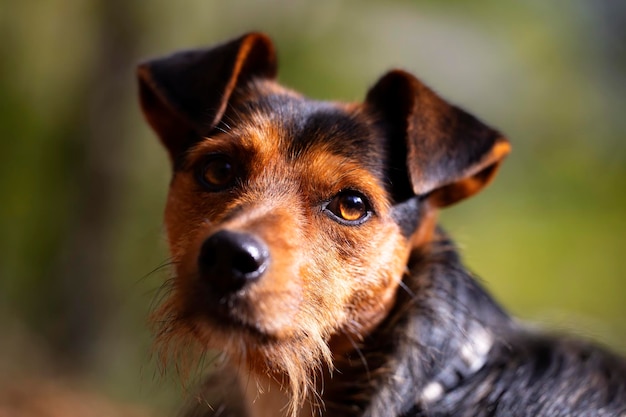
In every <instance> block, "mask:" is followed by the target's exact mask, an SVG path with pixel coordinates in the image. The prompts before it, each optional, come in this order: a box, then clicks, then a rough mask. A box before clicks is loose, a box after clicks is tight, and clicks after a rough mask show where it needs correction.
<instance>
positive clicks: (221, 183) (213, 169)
mask: <svg viewBox="0 0 626 417" xmlns="http://www.w3.org/2000/svg"><path fill="white" fill-rule="evenodd" d="M235 178H236V174H235V166H234V164H233V162H232V161H231V160H230V158H228V157H227V156H225V155H214V156H211V157H209V158H208V159H207V160H206V161H205V162H204V164H203V165H202V166H201V167H200V170H199V172H198V179H199V181H200V183H201V184H202V185H203V186H204V187H206V188H207V189H209V190H210V191H221V190H224V189H226V188H229V187H230V186H232V185H233V183H234V181H235Z"/></svg>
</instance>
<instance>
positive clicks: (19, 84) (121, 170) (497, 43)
mask: <svg viewBox="0 0 626 417" xmlns="http://www.w3.org/2000/svg"><path fill="white" fill-rule="evenodd" d="M250 30H262V31H265V32H267V33H269V34H270V35H271V36H272V37H273V38H274V40H275V42H276V44H277V48H278V51H279V57H280V76H279V78H280V80H281V81H282V82H284V83H285V84H287V85H289V86H291V87H293V88H295V89H298V90H301V91H303V92H305V93H306V94H308V95H310V96H312V97H314V98H319V99H342V100H360V99H362V98H363V96H364V94H365V91H366V90H367V88H368V87H369V86H371V85H372V84H373V83H374V82H375V81H376V79H377V78H378V77H379V76H380V75H382V73H383V72H384V71H386V70H388V69H390V68H393V67H401V68H405V69H407V70H410V71H412V72H414V73H415V74H417V75H418V76H419V77H420V78H421V79H422V80H424V81H426V82H427V83H428V84H429V85H431V86H432V87H433V88H435V89H436V90H437V91H439V92H440V93H441V94H442V95H443V96H444V97H446V98H448V99H449V100H450V101H453V102H455V103H457V104H460V105H461V106H463V107H465V108H467V109H469V110H470V111H471V112H472V113H474V114H476V115H477V116H479V117H481V118H483V119H485V120H486V121H488V122H489V123H490V124H492V125H495V126H497V127H498V128H499V129H501V130H502V131H504V132H505V133H506V134H507V135H508V136H509V138H510V139H511V141H512V143H513V146H514V152H513V154H512V155H511V156H510V157H509V158H508V160H507V161H506V163H505V165H504V166H503V169H502V170H501V172H500V175H499V177H498V179H497V180H496V181H495V183H494V184H493V185H492V186H491V187H489V188H488V189H487V190H486V191H485V192H484V193H482V194H480V195H479V196H478V197H477V198H474V199H472V200H470V201H468V202H464V203H463V204H461V205H459V206H457V207H454V208H452V209H449V210H448V211H446V212H445V213H444V214H443V215H442V221H443V223H444V224H445V225H446V227H447V228H448V229H449V230H450V231H451V233H452V234H453V236H455V238H456V240H457V241H458V242H459V244H460V246H461V247H462V249H463V251H464V254H465V258H466V260H467V263H468V265H469V266H470V267H471V268H472V269H473V270H475V271H476V272H477V273H478V274H479V275H480V276H482V277H483V279H484V281H485V283H486V285H487V286H488V287H489V288H490V289H491V290H492V291H493V293H495V295H496V296H497V297H498V298H499V299H500V300H501V302H502V303H503V304H504V305H506V306H507V307H508V308H509V309H510V310H511V311H512V312H513V313H514V314H516V315H517V316H519V317H521V318H523V319H527V320H531V321H534V322H537V323H539V324H541V325H545V326H548V327H550V328H554V329H557V330H566V331H569V332H574V333H576V334H581V335H585V336H588V337H592V338H595V339H597V340H599V341H601V342H603V343H605V344H608V345H610V346H612V347H613V348H614V349H616V350H618V351H621V352H624V353H626V297H625V295H624V293H625V290H626V276H625V274H624V272H625V271H626V254H625V253H624V250H625V249H626V245H625V244H626V239H625V237H626V217H625V214H626V213H625V209H626V193H625V190H624V187H625V185H626V181H625V180H626V164H625V162H626V137H625V134H626V114H625V110H626V77H625V74H626V41H625V40H626V2H619V1H615V0H587V1H584V0H554V1H550V2H548V1H544V0H516V1H507V2H502V1H497V0H484V1H473V2H466V1H461V0H440V1H436V2H435V1H409V0H404V1H403V0H393V1H382V0H379V1H374V0H369V1H367V0H366V1H356V0H317V1H305V0H291V1H290V0H268V1H261V0H259V1H253V0H229V1H207V0H202V1H201V0H196V1H181V2H174V1H165V0H153V1H150V2H148V1H128V0H29V1H21V2H18V1H11V0H0V56H1V57H2V58H1V59H0V135H1V137H0V158H1V159H0V196H2V197H1V200H0V326H1V330H2V332H1V333H0V378H1V377H2V376H6V375H20V374H29V373H35V374H36V373H47V374H51V375H70V376H72V378H76V379H78V380H81V381H85V384H86V385H87V386H90V387H93V389H94V390H97V391H99V392H102V393H104V394H106V395H107V396H109V397H111V398H114V399H116V400H117V399H119V400H125V401H134V402H138V403H141V404H148V405H152V406H159V407H162V408H161V410H163V411H164V412H166V411H167V410H169V409H171V407H173V405H172V404H173V403H175V402H176V399H177V397H178V395H179V390H176V389H174V388H173V387H172V385H176V384H173V383H171V382H168V381H169V380H168V378H165V379H164V380H163V379H161V378H158V377H156V376H155V375H158V372H157V371H156V370H155V369H156V367H155V365H154V360H152V359H151V358H150V335H149V332H148V330H147V329H146V323H145V321H146V317H147V315H148V312H149V309H150V303H151V301H152V300H153V298H154V297H155V294H156V290H157V289H158V287H159V285H160V284H161V282H163V280H164V279H166V278H167V276H168V273H167V270H163V269H160V270H159V269H158V267H159V266H160V265H162V264H163V263H164V262H166V260H167V254H166V251H165V245H164V236H163V230H162V226H161V214H162V209H163V204H164V198H165V193H166V188H167V184H168V174H169V173H168V161H167V159H166V155H165V152H164V151H163V150H162V149H161V147H160V146H159V145H158V143H157V140H156V137H155V136H154V134H153V133H152V132H151V131H150V130H149V129H148V127H147V125H146V124H145V123H144V122H143V119H142V116H141V114H140V112H139V109H138V106H137V99H136V85H135V75H134V66H135V64H136V63H137V62H138V61H140V60H142V59H145V58H146V57H150V56H154V55H160V54H164V53H169V52H171V51H172V50H175V49H180V48H189V47H194V46H204V45H208V44H211V43H213V42H217V41H222V40H225V39H227V38H231V37H234V36H236V35H238V34H240V33H242V32H245V31H250ZM155 269H157V271H155V272H151V271H153V270H155Z"/></svg>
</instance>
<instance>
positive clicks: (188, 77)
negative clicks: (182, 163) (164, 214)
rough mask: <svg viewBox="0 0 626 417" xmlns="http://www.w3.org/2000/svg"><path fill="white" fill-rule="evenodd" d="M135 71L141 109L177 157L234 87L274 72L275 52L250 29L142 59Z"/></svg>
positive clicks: (208, 125)
mask: <svg viewBox="0 0 626 417" xmlns="http://www.w3.org/2000/svg"><path fill="white" fill-rule="evenodd" d="M137 75H138V78H139V97H140V102H141V108H142V110H143V113H144V115H145V117H146V119H147V120H148V123H149V124H150V125H151V126H152V128H153V129H154V130H155V131H156V133H157V134H158V135H159V137H160V138H161V141H162V142H163V144H164V145H165V147H166V148H167V149H168V151H169V153H170V157H171V158H172V160H173V161H176V160H177V158H178V157H179V156H180V154H181V153H182V152H184V151H185V150H186V149H188V147H189V146H190V145H192V144H193V143H194V142H195V141H197V140H198V139H199V138H200V137H202V136H203V135H206V134H208V133H209V132H210V130H212V129H213V128H214V127H215V126H216V125H217V124H218V123H219V122H220V120H221V118H222V117H223V115H224V112H225V110H226V106H227V104H228V100H229V98H230V96H231V94H232V92H233V91H234V90H235V89H236V88H237V86H240V85H243V84H245V83H246V82H248V81H250V80H251V79H253V78H255V77H259V78H274V77H275V76H276V54H275V51H274V46H273V44H272V41H271V40H270V39H269V38H268V37H267V36H266V35H264V34H261V33H249V34H246V35H243V36H241V37H240V38H237V39H234V40H232V41H229V42H226V43H223V44H220V45H217V46H215V47H212V48H209V49H199V50H191V51H183V52H178V53H175V54H173V55H170V56H167V57H163V58H157V59H154V60H151V61H147V62H145V63H142V64H141V65H139V67H138V69H137Z"/></svg>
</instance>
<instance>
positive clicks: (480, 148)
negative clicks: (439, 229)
mask: <svg viewBox="0 0 626 417" xmlns="http://www.w3.org/2000/svg"><path fill="white" fill-rule="evenodd" d="M366 106H368V107H370V108H371V109H372V110H373V111H374V112H376V113H377V114H378V115H379V117H382V122H383V124H384V125H385V127H386V128H387V131H388V132H389V134H390V135H391V138H390V140H391V143H390V146H391V152H390V153H391V159H392V160H391V164H393V165H394V168H397V167H399V166H406V171H405V173H406V174H408V181H409V183H410V184H408V186H410V187H411V188H412V190H410V191H409V193H408V194H409V195H410V194H413V195H418V196H425V197H426V198H427V199H428V201H429V202H430V203H431V205H433V206H435V207H445V206H448V205H451V204H453V203H455V202H457V201H459V200H462V199H464V198H467V197H470V196H471V195H473V194H475V193H476V192H478V191H480V190H481V189H482V188H483V187H484V186H485V185H487V184H488V183H489V181H490V180H491V179H492V178H493V176H494V174H495V173H496V170H497V168H498V166H499V165H500V163H501V162H502V160H503V158H504V157H505V156H506V155H507V154H508V153H509V151H510V145H509V143H508V141H507V140H506V139H505V138H504V137H503V136H502V135H501V134H500V133H499V132H497V131H496V130H494V129H492V128H490V127H489V126H487V125H485V124H483V123H482V122H481V121H479V120H478V119H476V118H475V117H474V116H472V115H470V114H468V113H466V112H465V111H463V110H462V109H460V108H458V107H455V106H453V105H451V104H448V103H447V102H446V101H444V100H443V99H442V98H441V97H439V96H438V95H437V94H435V92H433V91H432V90H431V89H430V88H428V87H427V86H426V85H424V84H422V83H421V82H420V81H419V80H418V79H417V78H415V77H414V76H413V75H411V74H409V73H407V72H404V71H401V70H395V71H391V72H389V73H387V74H386V75H385V76H383V77H382V78H381V79H380V80H379V81H378V83H376V85H374V87H372V89H371V90H370V91H369V93H368V94H367V99H366ZM404 178H405V179H404V182H405V183H406V175H405V177H404ZM392 180H393V176H392ZM397 182H402V180H398V181H397ZM401 193H403V194H407V191H406V190H405V191H402V192H401Z"/></svg>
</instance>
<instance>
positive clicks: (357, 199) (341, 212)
mask: <svg viewBox="0 0 626 417" xmlns="http://www.w3.org/2000/svg"><path fill="white" fill-rule="evenodd" d="M326 210H327V211H329V212H330V213H331V214H332V215H333V217H334V218H335V219H336V220H338V221H339V222H340V223H344V224H349V225H356V224H361V223H363V222H364V221H366V220H367V219H368V218H369V216H370V215H371V210H370V208H369V204H368V202H367V199H366V198H365V197H363V196H362V195H361V194H359V193H357V192H356V191H345V192H342V193H339V194H337V195H336V196H335V197H334V198H333V199H332V200H330V202H329V203H328V205H327V206H326Z"/></svg>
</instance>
